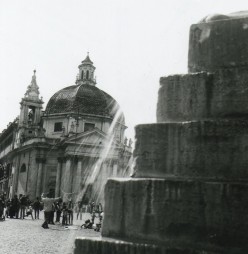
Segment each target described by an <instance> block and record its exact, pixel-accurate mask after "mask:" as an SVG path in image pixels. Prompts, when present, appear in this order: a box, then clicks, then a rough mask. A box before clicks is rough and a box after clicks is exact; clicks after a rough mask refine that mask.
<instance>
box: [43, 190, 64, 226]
mask: <svg viewBox="0 0 248 254" xmlns="http://www.w3.org/2000/svg"><path fill="white" fill-rule="evenodd" d="M59 199H60V197H58V198H48V197H45V194H44V193H42V195H41V201H42V202H43V204H44V217H45V221H44V223H43V224H42V225H41V226H42V227H43V228H45V229H47V228H49V227H48V223H49V220H50V216H51V211H52V209H53V203H54V202H57V201H59Z"/></svg>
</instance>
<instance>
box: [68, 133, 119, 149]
mask: <svg viewBox="0 0 248 254" xmlns="http://www.w3.org/2000/svg"><path fill="white" fill-rule="evenodd" d="M109 143H110V137H109V136H108V135H107V134H106V133H104V132H102V131H101V130H99V129H98V128H94V129H93V130H90V131H86V132H81V133H78V134H74V135H73V136H71V137H68V138H67V139H66V140H65V141H64V144H65V145H67V146H68V145H80V146H84V145H86V146H104V145H105V144H109ZM112 146H117V147H119V146H120V142H118V141H117V140H114V141H113V142H112Z"/></svg>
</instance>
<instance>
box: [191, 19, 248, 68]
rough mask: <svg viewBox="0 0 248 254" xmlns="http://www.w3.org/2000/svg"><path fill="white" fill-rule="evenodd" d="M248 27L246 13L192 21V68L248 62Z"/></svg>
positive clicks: (239, 65) (232, 65)
mask: <svg viewBox="0 0 248 254" xmlns="http://www.w3.org/2000/svg"><path fill="white" fill-rule="evenodd" d="M247 28H248V17H247V16H246V17H243V18H240V19H238V18H237V19H223V20H216V21H215V20H212V21H211V20H210V22H202V23H198V24H194V25H192V26H191V28H190V39H189V55H188V69H189V72H200V71H215V70H216V69H222V68H227V67H241V66H247V65H248V58H247V55H248V29H247Z"/></svg>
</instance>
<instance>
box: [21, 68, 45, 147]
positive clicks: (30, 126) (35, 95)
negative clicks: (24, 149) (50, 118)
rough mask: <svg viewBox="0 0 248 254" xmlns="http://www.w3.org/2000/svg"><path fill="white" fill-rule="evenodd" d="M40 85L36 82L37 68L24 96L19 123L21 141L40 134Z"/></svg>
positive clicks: (41, 102)
mask: <svg viewBox="0 0 248 254" xmlns="http://www.w3.org/2000/svg"><path fill="white" fill-rule="evenodd" d="M39 94H40V92H39V87H38V85H37V83H36V70H34V74H33V76H32V80H31V84H30V85H29V86H28V88H27V91H26V93H25V95H24V97H23V98H22V100H21V102H20V104H21V112H20V116H19V124H18V127H19V128H18V129H19V131H18V136H19V137H18V140H19V141H20V142H22V141H24V140H25V139H27V138H31V137H35V136H38V132H39V130H40V129H41V110H42V104H43V103H44V102H43V101H42V97H41V98H40V97H39Z"/></svg>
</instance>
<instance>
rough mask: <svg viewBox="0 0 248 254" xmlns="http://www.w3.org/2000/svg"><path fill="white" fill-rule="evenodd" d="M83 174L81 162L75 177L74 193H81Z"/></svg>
mask: <svg viewBox="0 0 248 254" xmlns="http://www.w3.org/2000/svg"><path fill="white" fill-rule="evenodd" d="M81 172H82V161H81V160H79V161H78V162H77V166H76V172H75V174H74V175H73V190H72V191H73V192H78V191H80V184H81V180H82V176H81Z"/></svg>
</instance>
